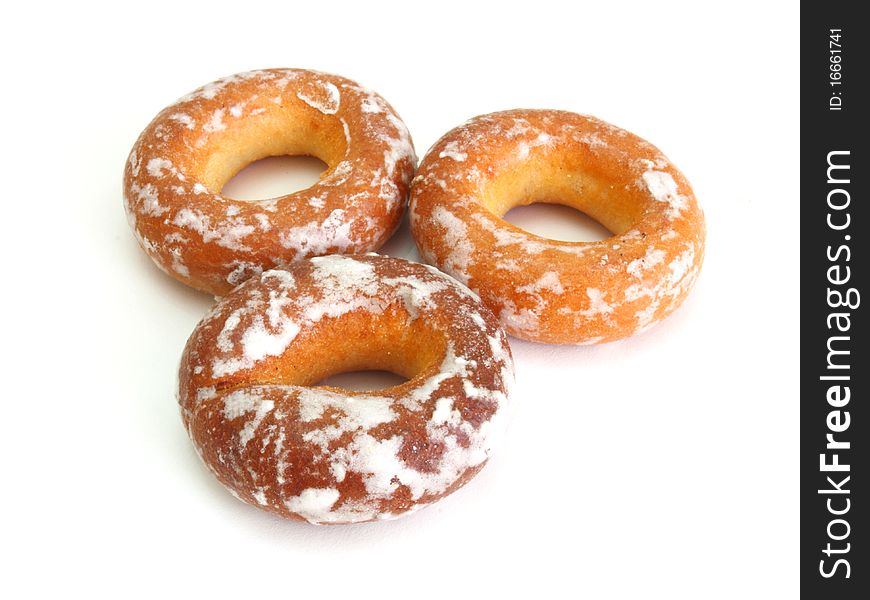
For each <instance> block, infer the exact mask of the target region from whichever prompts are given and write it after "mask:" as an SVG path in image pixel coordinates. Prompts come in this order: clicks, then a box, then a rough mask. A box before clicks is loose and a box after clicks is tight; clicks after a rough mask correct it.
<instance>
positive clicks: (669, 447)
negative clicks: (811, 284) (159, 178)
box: [0, 0, 799, 598]
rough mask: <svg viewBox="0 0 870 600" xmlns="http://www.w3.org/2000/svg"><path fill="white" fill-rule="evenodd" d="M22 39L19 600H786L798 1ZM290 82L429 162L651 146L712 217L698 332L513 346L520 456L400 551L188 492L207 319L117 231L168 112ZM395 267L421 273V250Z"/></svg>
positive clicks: (209, 490) (31, 23)
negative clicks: (581, 119) (474, 137)
mask: <svg viewBox="0 0 870 600" xmlns="http://www.w3.org/2000/svg"><path fill="white" fill-rule="evenodd" d="M10 10H12V13H11V14H10V13H9V11H10ZM16 10H19V9H10V8H9V7H7V8H6V9H4V11H6V14H5V15H4V30H5V31H4V37H3V41H2V42H0V44H2V46H3V47H2V51H3V56H4V70H5V71H6V73H5V77H4V84H3V88H4V91H3V98H2V100H0V101H2V103H3V110H2V113H0V114H2V119H3V142H2V145H0V152H2V164H3V165H4V167H5V172H4V177H3V180H4V184H3V188H2V189H3V191H4V192H5V197H4V198H3V205H4V210H5V218H4V219H3V234H2V244H3V246H2V248H3V249H2V251H3V256H4V261H3V266H4V268H3V273H4V275H5V277H4V278H3V284H2V294H0V298H2V303H3V312H2V314H3V317H4V321H3V325H2V327H3V336H2V338H3V340H4V341H5V343H4V344H3V349H4V354H5V359H4V360H3V362H2V364H3V370H4V380H5V385H4V386H3V404H4V409H3V412H2V414H3V431H2V435H0V444H2V453H0V456H2V461H3V463H2V465H3V479H2V487H3V494H2V502H3V504H4V506H3V508H2V519H3V524H2V532H0V545H2V546H0V549H2V553H3V554H4V556H3V558H2V561H0V564H2V568H0V570H2V575H0V596H3V597H7V598H23V597H85V596H86V597H88V598H104V597H112V598H118V597H146V596H147V597H175V596H177V595H179V596H180V595H181V594H188V596H189V597H195V598H198V597H212V598H222V597H234V598H239V597H241V596H242V595H244V597H254V598H271V597H287V598H293V597H307V596H308V595H309V594H315V593H316V594H318V596H317V597H324V598H331V597H343V598H345V597H350V598H393V597H412V598H427V597H456V598H474V597H481V598H496V597H523V596H525V595H526V594H531V596H530V597H535V598H561V597H587V598H652V597H662V598H702V597H703V598H735V597H749V598H791V597H795V596H796V595H797V586H798V579H797V564H798V554H797V553H798V548H797V546H798V533H799V532H798V489H797V486H798V391H797V373H798V336H799V330H798V309H799V297H798V282H799V276H798V267H799V264H798V239H799V238H798V224H799V215H798V196H799V194H798V179H797V177H798V135H799V129H798V107H799V100H798V80H799V78H798V22H799V16H798V8H797V5H796V3H786V2H758V1H755V2H732V3H729V4H728V5H727V6H724V5H714V4H710V3H704V2H687V3H668V2H643V3H640V4H637V5H635V4H628V3H616V2H595V3H589V4H585V3H580V2H570V3H569V2H565V3H553V2H545V1H542V0H535V1H534V2H526V3H521V4H514V3H509V2H499V3H494V4H493V8H486V9H484V8H478V7H477V5H476V4H472V3H471V2H469V1H465V2H459V3H451V2H445V1H442V0H438V1H437V2H419V3H414V2H404V3H401V4H396V5H393V6H388V5H379V4H378V3H376V2H371V1H369V2H356V3H348V4H346V5H343V4H340V3H337V2H331V3H328V4H326V3H305V4H304V5H296V4H295V3H292V2H282V3H274V4H262V5H261V4H258V3H257V2H253V1H248V2H234V3H230V4H221V3H217V2H212V3H208V4H207V5H203V6H201V7H199V8H195V9H194V8H188V7H187V6H186V5H184V4H183V3H182V2H180V1H175V2H156V1H150V2H147V3H142V2H137V3H129V4H124V3H120V2H119V3H113V4H106V5H104V6H101V5H92V6H87V5H83V4H82V3H64V4H63V5H60V6H59V7H57V8H50V7H47V6H40V7H39V8H33V9H30V10H29V12H27V13H22V12H17V13H16V12H15V11H16ZM285 66H287V67H291V66H292V67H304V68H314V69H318V70H322V71H328V72H334V73H338V74H341V75H344V76H347V77H350V78H352V79H355V80H357V81H359V82H360V83H362V84H364V85H366V86H369V87H371V88H373V89H375V90H377V91H378V92H380V93H381V94H382V95H383V96H384V97H385V98H387V100H388V101H389V102H390V103H391V104H393V106H394V107H395V108H396V109H397V110H398V112H399V113H400V114H401V116H402V117H403V118H404V120H405V121H406V123H407V125H408V127H409V128H410V130H411V132H412V135H413V138H414V141H415V145H416V147H417V150H418V154H420V156H422V155H423V154H424V153H425V151H426V149H427V148H428V147H429V146H430V145H431V144H432V143H433V142H434V141H435V140H436V139H437V138H438V137H439V136H440V135H441V134H443V133H444V132H446V131H447V130H449V129H450V128H452V127H454V126H455V125H458V124H459V123H461V122H463V121H465V120H466V119H468V118H469V117H471V116H474V115H477V114H481V113H486V112H491V111H495V110H501V109H508V108H515V107H542V108H543V107H546V108H560V109H568V110H574V111H577V112H584V113H590V114H594V115H596V116H598V117H601V118H603V119H605V120H607V121H610V122H612V123H614V124H616V125H619V126H621V127H624V128H626V129H628V130H630V131H633V132H635V133H637V134H639V135H641V136H642V137H644V138H646V139H648V140H650V141H652V142H653V143H654V144H656V145H657V146H659V147H660V148H661V149H662V150H663V151H664V152H665V153H666V154H668V155H669V157H670V158H671V159H672V160H673V161H674V163H675V164H676V165H677V166H678V167H679V168H680V169H681V170H682V171H683V172H684V173H685V174H686V175H687V176H688V178H689V180H690V181H691V182H692V183H693V185H694V188H695V192H696V194H697V196H698V198H699V200H700V202H701V204H702V206H703V208H704V209H705V211H706V216H707V224H708V239H707V259H706V263H705V265H704V269H703V272H702V275H701V277H700V279H699V281H698V283H697V286H696V288H695V290H694V292H693V293H692V294H691V296H690V297H689V299H688V300H687V302H686V303H685V304H684V306H683V307H682V309H680V310H679V311H678V312H677V313H676V314H675V315H674V316H672V317H671V318H669V319H667V320H666V322H664V323H663V324H661V325H660V326H658V327H656V328H654V329H653V330H651V331H650V332H648V333H646V334H644V335H641V336H639V337H637V338H634V339H629V340H626V341H624V342H618V343H613V344H608V345H605V346H600V347H593V348H569V347H564V348H563V347H552V346H544V345H535V344H529V343H523V342H519V341H517V340H512V348H513V351H514V355H515V360H516V369H517V377H518V384H517V387H516V391H515V395H514V400H515V403H516V411H515V415H514V417H513V421H512V423H511V429H510V432H509V435H508V438H507V441H506V445H505V446H504V447H503V448H502V449H501V451H500V452H499V453H498V454H497V455H496V456H495V457H494V458H493V459H492V460H491V461H490V463H489V465H488V466H487V467H486V468H485V469H484V471H483V472H482V473H481V475H480V476H479V477H478V478H476V479H475V480H474V481H472V482H471V483H470V484H469V485H468V486H466V487H465V488H464V489H462V490H460V491H459V492H458V493H456V494H454V495H453V496H451V497H450V498H448V499H446V500H444V501H442V502H441V503H439V504H438V505H436V506H434V507H432V508H429V509H427V510H424V511H422V512H420V513H417V514H416V515H414V516H412V517H409V518H406V519H403V520H399V521H396V522H389V523H376V524H366V525H357V526H347V527H312V526H309V525H306V524H300V523H292V522H284V521H282V520H280V519H278V518H276V517H273V516H271V515H268V514H266V513H263V512H260V511H259V510H257V509H256V508H252V507H250V506H247V505H245V504H242V503H240V502H238V501H236V500H235V499H234V498H232V497H231V496H230V495H229V494H228V493H226V492H225V491H224V490H223V489H222V488H221V487H220V486H219V485H218V484H217V482H216V481H215V480H214V479H213V477H212V476H211V475H210V474H209V473H208V472H207V471H206V470H205V469H204V468H203V467H202V466H201V465H200V464H199V462H198V459H197V457H196V455H195V454H194V452H193V450H192V447H191V444H190V443H189V441H188V439H187V437H186V434H185V431H184V429H183V428H182V426H181V423H180V419H179V416H178V411H177V408H176V404H175V400H174V385H175V370H176V366H177V362H178V358H179V356H180V352H181V349H182V347H183V345H184V343H185V341H186V339H187V336H188V335H189V333H190V332H191V330H192V329H193V327H194V326H195V324H196V323H197V321H198V320H199V319H200V318H201V317H202V316H203V314H204V313H205V311H206V310H207V309H208V307H209V306H210V305H211V303H212V302H213V300H212V298H210V297H208V296H205V295H203V294H200V293H197V292H195V291H192V290H189V289H186V288H184V287H183V286H182V285H180V284H177V283H175V282H174V281H172V280H170V279H169V278H168V277H166V276H164V275H163V274H162V273H160V272H159V271H158V270H157V269H156V268H154V267H153V266H152V264H151V263H150V261H149V260H148V258H147V257H146V256H145V254H144V253H143V252H142V251H141V250H140V249H139V248H138V247H137V245H136V243H135V241H134V239H133V236H132V235H131V233H130V231H129V230H128V227H127V223H126V221H125V217H124V213H123V209H122V202H121V174H122V169H123V165H124V161H125V160H126V157H127V153H128V151H129V149H130V147H131V146H132V144H133V142H134V140H135V138H136V136H137V135H138V134H139V132H140V131H141V130H142V129H143V128H144V127H145V126H146V125H147V123H148V122H149V121H150V120H151V118H152V117H153V116H154V115H155V114H156V113H157V112H158V111H159V110H160V109H161V108H163V107H164V106H165V105H167V104H169V103H170V102H172V101H174V100H175V99H176V98H177V97H179V96H181V95H182V94H184V93H186V92H188V91H190V90H191V89H193V88H195V87H197V86H199V85H201V84H204V83H206V82H209V81H211V80H213V79H216V78H218V77H221V76H224V75H228V74H231V73H234V72H238V71H243V70H248V69H252V68H262V67H285ZM10 211H11V212H10ZM385 250H386V251H388V252H389V253H392V254H398V255H403V256H407V257H415V256H416V255H415V253H414V251H413V243H412V241H411V239H410V236H409V234H408V232H407V228H405V229H403V230H402V231H401V232H400V233H399V234H398V237H397V238H395V239H394V240H392V241H391V242H390V243H389V245H388V246H387V248H386V249H385ZM264 594H270V595H264ZM272 594H277V595H272ZM515 594H520V596H516V595H515Z"/></svg>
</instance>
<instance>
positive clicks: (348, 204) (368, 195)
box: [124, 69, 417, 295]
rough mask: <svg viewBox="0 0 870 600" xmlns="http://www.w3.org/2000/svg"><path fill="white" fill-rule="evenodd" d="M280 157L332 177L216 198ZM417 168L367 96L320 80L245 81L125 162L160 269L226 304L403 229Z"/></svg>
mask: <svg viewBox="0 0 870 600" xmlns="http://www.w3.org/2000/svg"><path fill="white" fill-rule="evenodd" d="M283 154H289V155H313V156H317V157H318V158H320V159H321V160H323V161H324V162H325V163H326V164H327V165H328V169H327V170H326V171H325V172H324V173H323V175H321V178H320V181H319V182H318V183H316V184H315V185H313V186H311V187H309V188H307V189H305V190H301V191H299V192H296V193H293V194H289V195H286V196H282V197H279V198H272V199H269V200H263V201H243V200H235V199H233V198H229V197H226V196H223V195H222V194H221V189H222V188H223V185H224V184H225V183H226V182H227V181H229V179H231V178H232V177H233V175H235V174H236V173H237V172H238V171H239V170H241V169H242V168H244V167H245V166H246V165H248V164H250V163H251V162H254V161H256V160H259V159H261V158H265V157H267V156H276V155H283ZM416 161H417V159H416V156H415V155H414V149H413V145H412V142H411V137H410V135H409V133H408V130H407V128H406V127H405V125H404V124H403V123H402V121H401V120H400V119H399V117H398V115H397V114H396V113H395V111H394V110H393V109H392V108H391V107H390V105H389V104H388V103H387V102H386V101H385V100H384V99H383V98H381V97H380V96H379V95H377V94H376V93H374V92H372V91H371V90H368V89H366V88H364V87H361V86H360V85H358V84H356V83H354V82H353V81H350V80H348V79H344V78H342V77H338V76H335V75H329V74H325V73H318V72H314V71H306V70H301V69H270V70H262V71H250V72H246V73H239V74H237V75H232V76H230V77H227V78H225V79H221V80H218V81H215V82H213V83H210V84H208V85H205V86H203V87H201V88H199V89H198V90H196V91H194V92H192V93H191V94H188V95H187V96H184V97H183V98H181V99H179V100H178V101H177V102H176V103H175V104H173V105H171V106H169V107H167V108H166V109H164V110H163V111H162V112H160V114H158V115H157V117H156V118H155V119H154V120H153V121H152V122H151V123H150V124H149V125H148V127H147V128H146V129H145V131H144V132H143V133H142V134H141V135H140V137H139V139H138V140H137V141H136V143H135V145H134V146H133V149H132V151H131V152H130V156H129V158H128V161H127V164H126V167H125V171H124V206H125V209H126V211H127V216H128V220H129V222H130V225H131V227H132V229H133V231H134V233H135V235H136V238H137V240H138V241H139V244H140V246H141V247H142V248H143V249H144V250H145V252H146V253H147V254H148V255H149V256H150V257H151V259H152V260H153V261H154V262H155V263H156V264H157V266H158V267H160V268H161V269H162V270H163V271H164V272H166V273H167V274H169V275H171V276H172V277H174V278H175V279H178V280H179V281H181V282H183V283H185V284H187V285H190V286H192V287H195V288H198V289H201V290H204V291H208V292H210V293H213V294H218V295H222V294H224V293H226V292H228V291H229V290H230V289H232V288H233V287H235V286H236V285H238V284H239V283H241V282H242V281H244V280H245V279H247V278H249V277H251V276H253V275H257V274H259V273H261V272H263V271H265V270H268V269H271V268H282V267H286V266H287V265H288V264H290V263H291V262H292V261H294V260H298V259H300V258H305V257H309V256H318V255H323V254H329V253H347V254H350V253H357V252H367V251H370V250H376V249H377V248H379V247H380V246H381V245H382V244H383V243H384V242H385V241H386V240H387V239H389V237H390V236H391V235H392V233H393V232H394V231H395V229H396V228H397V227H398V225H399V222H400V220H401V217H402V214H403V211H404V207H405V201H406V199H407V194H408V188H409V185H410V180H411V177H412V175H413V171H414V167H415V165H416Z"/></svg>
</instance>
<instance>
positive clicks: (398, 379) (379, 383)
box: [316, 370, 408, 392]
mask: <svg viewBox="0 0 870 600" xmlns="http://www.w3.org/2000/svg"><path fill="white" fill-rule="evenodd" d="M407 381H408V378H407V377H403V376H402V375H398V374H397V373H393V372H392V371H380V370H371V371H368V370H367V371H348V372H345V373H336V374H335V375H330V376H329V377H327V378H326V379H323V380H322V381H320V382H318V383H317V384H316V385H318V386H327V387H335V388H341V389H343V390H348V391H351V392H373V391H377V390H385V389H387V388H391V387H395V386H397V385H402V384H403V383H405V382H407Z"/></svg>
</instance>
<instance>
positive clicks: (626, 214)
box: [410, 110, 705, 344]
mask: <svg viewBox="0 0 870 600" xmlns="http://www.w3.org/2000/svg"><path fill="white" fill-rule="evenodd" d="M411 188H412V189H411V209H410V210H411V212H410V219H411V230H412V233H413V235H414V239H415V240H416V243H417V247H418V249H419V251H420V254H421V255H422V256H423V258H424V260H425V261H426V262H429V263H430V264H433V265H436V266H438V267H439V268H440V269H442V270H444V271H446V272H447V273H450V274H451V275H453V276H454V277H456V278H457V279H459V280H460V281H462V282H464V283H466V284H467V285H469V286H470V287H471V289H473V290H475V291H476V292H478V293H479V294H480V297H481V299H482V300H483V301H484V303H485V304H486V305H487V306H489V307H490V308H491V309H492V310H493V312H495V313H496V314H497V315H499V317H500V319H501V323H502V325H503V326H504V327H505V329H506V330H507V332H508V333H509V334H511V335H514V336H516V337H519V338H522V339H526V340H531V341H536V342H546V343H553V344H594V343H599V342H609V341H611V340H616V339H619V338H622V337H625V336H628V335H631V334H633V333H637V332H640V331H643V330H645V329H647V328H648V327H650V326H652V325H653V324H655V323H656V322H658V321H660V320H661V319H663V318H664V317H665V316H667V315H668V314H670V313H671V312H672V311H673V310H674V309H676V308H677V307H678V306H679V305H680V303H681V302H682V301H683V299H684V298H685V297H686V295H687V294H688V292H689V290H690V289H691V288H692V285H693V284H694V282H695V279H696V277H697V275H698V271H699V269H700V267H701V262H702V261H703V256H704V236H705V228H704V216H703V213H702V211H701V208H700V207H699V206H698V203H697V201H696V200H695V196H694V194H693V192H692V188H691V187H690V186H689V183H688V181H686V178H685V177H684V176H683V174H682V173H680V172H679V171H678V170H677V169H676V167H674V166H673V165H672V164H671V163H670V162H669V161H668V159H667V158H666V157H665V156H664V155H663V154H662V153H661V152H660V151H659V150H658V149H657V148H656V147H655V146H653V145H651V144H649V143H648V142H646V141H644V140H642V139H641V138H639V137H637V136H636V135H633V134H631V133H629V132H627V131H625V130H623V129H619V128H617V127H614V126H612V125H609V124H607V123H605V122H603V121H600V120H598V119H595V118H593V117H588V116H583V115H578V114H574V113H570V112H562V111H555V110H511V111H506V112H499V113H493V114H489V115H484V116H480V117H476V118H474V119H471V120H470V121H468V122H467V123H465V124H464V125H462V126H461V127H458V128H456V129H454V130H452V131H450V132H449V133H447V134H446V135H445V136H444V137H442V138H441V139H440V140H438V142H436V143H435V145H434V146H433V147H432V148H431V150H429V152H428V153H427V155H426V157H425V158H424V159H423V161H422V162H421V164H420V168H419V169H418V171H417V175H416V177H415V178H414V181H413V183H412V186H411ZM538 201H547V202H555V203H559V204H565V205H567V206H570V207H573V208H576V209H578V210H580V211H583V212H584V213H586V214H588V215H590V216H591V217H593V218H594V219H596V220H597V221H598V222H600V223H601V224H602V225H604V226H605V227H607V228H608V229H609V230H610V231H612V232H613V234H614V235H613V237H611V238H609V239H606V240H603V241H600V242H563V241H556V240H551V239H546V238H542V237H539V236H536V235H533V234H531V233H529V232H527V231H523V230H522V229H519V228H517V227H515V226H513V225H511V224H510V223H508V222H507V221H505V220H504V219H503V218H502V216H503V215H504V214H505V213H507V211H508V210H510V209H511V208H513V207H514V206H519V205H525V204H531V203H533V202H538Z"/></svg>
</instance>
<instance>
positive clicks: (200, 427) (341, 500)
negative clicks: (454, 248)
mask: <svg viewBox="0 0 870 600" xmlns="http://www.w3.org/2000/svg"><path fill="white" fill-rule="evenodd" d="M360 318H362V319H364V320H372V323H373V324H372V325H371V331H382V328H383V327H389V328H398V330H402V329H406V328H408V329H413V330H414V331H417V332H418V333H417V334H415V336H414V337H415V338H416V337H419V336H425V335H433V336H435V337H434V338H433V340H432V341H431V342H426V343H424V344H423V345H422V346H419V347H420V348H432V347H434V346H432V344H436V345H437V344H441V343H443V350H442V351H441V353H440V355H438V356H436V357H434V359H433V360H432V362H431V364H429V365H428V366H426V367H424V368H423V370H422V371H421V372H419V373H418V374H417V375H416V376H415V377H413V378H412V379H411V380H410V381H408V382H407V383H405V384H402V385H399V386H396V387H393V388H388V389H385V390H379V391H375V392H365V393H358V392H349V391H346V390H340V389H337V388H326V387H316V386H310V385H301V384H299V383H298V381H297V382H294V381H293V378H294V377H298V376H299V375H298V374H297V375H293V374H292V373H293V372H294V371H293V369H294V368H296V367H298V364H299V361H300V360H301V361H303V362H304V360H305V357H307V356H310V355H311V353H312V352H320V350H318V349H317V348H318V341H319V339H320V338H321V337H322V336H323V335H324V333H326V334H327V335H328V334H329V332H335V331H336V330H341V328H342V327H344V326H346V324H347V323H351V322H355V320H358V319H360ZM321 326H323V327H327V328H326V329H322V328H321ZM415 328H416V329H415ZM366 331H368V328H366ZM420 332H423V333H420ZM425 332H430V333H425ZM345 337H347V338H348V339H349V340H350V341H349V342H348V343H351V344H355V343H357V342H354V341H353V339H354V338H353V335H351V334H345V335H344V336H342V339H344V338H345ZM437 339H443V342H437V341H436V340H437ZM359 343H363V344H366V345H369V344H377V343H378V342H377V339H372V338H371V333H366V334H365V337H364V338H362V339H361V340H360V341H359ZM354 348H355V346H354V347H350V348H344V349H338V350H336V351H337V352H340V353H345V352H354V351H355V350H354ZM356 351H358V352H359V351H363V349H362V348H360V349H357V350H356ZM396 351H397V352H398V353H400V354H401V353H402V352H404V351H403V350H402V349H396ZM412 359H413V357H409V358H408V360H412ZM282 365H283V366H282ZM285 368H289V369H290V371H282V369H285ZM303 370H304V369H303ZM282 372H283V373H290V375H285V376H286V377H289V378H290V379H291V381H286V382H285V381H281V377H280V376H276V375H275V374H276V373H282ZM276 377H277V378H276ZM512 378H513V363H512V359H511V356H510V349H509V346H508V344H507V339H506V336H505V334H504V332H503V331H502V330H501V329H500V328H499V327H498V325H497V320H496V319H495V317H494V315H492V313H490V312H489V311H488V310H487V309H486V308H485V307H484V306H483V305H481V304H480V302H479V298H477V296H475V295H474V294H473V293H472V292H470V291H469V290H468V289H466V288H464V287H463V286H462V285H461V284H459V283H458V282H456V281H455V280H454V279H451V278H450V277H447V276H446V275H444V274H442V273H440V272H438V271H435V270H434V269H431V268H430V267H427V266H425V265H418V264H414V263H409V262H407V261H404V260H401V259H391V258H386V257H379V256H376V255H366V256H353V257H347V256H337V255H335V256H327V257H320V258H314V259H311V260H307V261H300V262H298V263H295V264H294V265H293V266H292V267H291V268H290V269H289V271H278V270H273V271H266V272H264V273H263V274H262V275H260V276H259V277H254V278H252V279H250V280H249V281H247V282H246V283H245V284H243V285H241V286H239V287H238V288H237V289H236V290H234V291H233V292H232V293H231V294H229V295H228V296H226V297H225V298H223V299H222V300H221V301H220V302H219V303H218V304H216V305H215V307H214V308H213V309H212V311H210V313H209V315H207V316H206V318H205V319H203V321H202V322H201V323H200V324H199V325H198V326H197V328H196V330H195V331H194V333H193V335H192V336H191V338H190V340H189V341H188V344H187V347H186V349H185V353H184V356H183V358H182V364H181V368H180V373H179V381H180V388H179V401H180V404H181V409H182V416H183V419H184V421H185V424H186V426H187V429H188V431H189V432H190V435H191V438H192V440H193V442H194V445H195V446H196V447H197V450H198V452H199V454H200V456H201V457H202V459H203V460H204V462H205V463H206V465H207V466H208V467H209V468H210V469H211V470H212V471H213V472H214V473H215V474H216V475H217V477H218V478H219V479H220V481H221V482H222V483H223V484H224V485H225V486H227V487H228V488H229V489H230V490H231V491H233V492H234V493H235V495H237V496H238V497H239V498H241V499H243V500H245V501H247V502H249V503H251V504H253V505H255V506H259V507H261V508H264V509H266V510H270V511H272V512H275V513H278V514H280V515H282V516H287V517H291V518H301V519H305V520H307V521H309V522H312V523H352V522H359V521H370V520H380V519H386V518H395V517H398V516H400V515H403V514H410V513H411V512H414V511H416V510H418V509H419V508H421V507H423V506H426V505H428V504H431V503H432V502H435V501H436V500H438V499H439V498H441V497H443V496H445V495H447V494H449V493H450V492H452V491H454V490H455V489H457V488H458V487H460V486H461V485H463V484H464V483H465V482H467V481H468V480H469V479H471V477H473V475H474V474H475V473H477V471H479V469H480V468H482V466H483V464H484V463H485V462H486V460H487V459H488V458H489V456H490V455H491V452H492V449H493V447H494V446H495V444H496V442H497V440H498V438H499V436H500V434H501V432H502V431H503V429H504V425H505V423H504V421H505V414H506V410H507V402H508V390H509V385H510V382H511V380H512Z"/></svg>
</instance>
